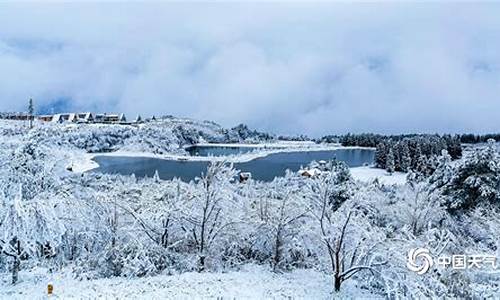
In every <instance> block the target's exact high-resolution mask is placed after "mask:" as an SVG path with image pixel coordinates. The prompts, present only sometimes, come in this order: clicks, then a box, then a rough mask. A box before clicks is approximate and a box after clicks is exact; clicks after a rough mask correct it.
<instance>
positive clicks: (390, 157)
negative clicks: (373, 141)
mask: <svg viewBox="0 0 500 300" xmlns="http://www.w3.org/2000/svg"><path fill="white" fill-rule="evenodd" d="M385 170H386V171H387V173H389V174H391V175H392V173H394V171H395V165H394V153H393V151H392V148H391V149H389V153H387V158H386V163H385Z"/></svg>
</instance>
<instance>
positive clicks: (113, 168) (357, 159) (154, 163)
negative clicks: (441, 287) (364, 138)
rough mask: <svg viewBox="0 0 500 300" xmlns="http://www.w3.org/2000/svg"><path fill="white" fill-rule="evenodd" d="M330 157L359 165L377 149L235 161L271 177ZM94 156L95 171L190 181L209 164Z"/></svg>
mask: <svg viewBox="0 0 500 300" xmlns="http://www.w3.org/2000/svg"><path fill="white" fill-rule="evenodd" d="M331 159H337V160H341V161H344V162H345V163H346V164H347V165H348V166H350V167H359V166H362V165H363V164H371V163H372V162H373V159H374V151H373V150H367V149H338V150H330V151H308V152H305V151H301V152H286V153H275V154H270V155H268V156H265V157H261V158H257V159H254V160H251V161H249V162H244V163H235V164H234V168H235V169H238V170H241V171H243V172H251V173H252V178H253V179H256V180H263V181H271V180H273V179H274V178H275V177H276V176H283V175H285V171H286V170H287V169H290V170H291V171H298V170H299V169H300V167H301V166H307V165H308V164H309V163H310V162H311V161H313V160H316V161H318V160H331ZM94 160H95V161H96V162H97V163H98V164H99V168H97V169H95V171H96V172H103V173H111V174H116V173H118V174H122V175H131V174H135V176H137V177H144V176H148V177H151V176H153V175H154V173H155V171H156V170H158V175H159V176H160V178H162V179H172V178H174V177H178V178H180V179H182V180H183V181H190V180H192V179H194V178H195V177H197V176H200V175H201V173H202V172H205V170H206V168H207V164H208V162H204V161H203V162H201V161H177V160H165V159H158V158H148V157H119V156H117V157H114V156H97V157H95V159H94Z"/></svg>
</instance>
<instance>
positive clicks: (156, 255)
mask: <svg viewBox="0 0 500 300" xmlns="http://www.w3.org/2000/svg"><path fill="white" fill-rule="evenodd" d="M0 131H1V144H0V147H2V149H1V151H0V165H1V166H2V167H1V168H0V191H1V193H0V234H1V236H0V247H1V255H0V272H2V273H3V274H4V275H7V274H9V281H11V283H12V284H16V283H18V282H19V281H21V282H22V281H23V280H24V279H23V276H22V275H23V274H25V272H26V271H29V270H32V269H34V268H36V267H46V268H48V269H50V270H51V272H53V273H55V274H57V273H58V272H62V270H68V269H69V270H70V271H71V274H72V276H73V277H74V278H75V279H82V280H87V279H98V278H115V277H120V278H122V277H123V278H141V277H145V276H155V275H161V276H165V275H170V274H179V273H185V272H206V273H210V274H212V273H214V272H219V271H228V272H237V271H238V270H240V269H242V268H245V266H247V265H249V264H256V265H261V266H263V267H265V268H269V270H270V271H273V272H276V273H277V274H291V273H292V272H297V270H299V271H300V270H315V271H317V272H320V273H322V274H324V275H325V276H328V277H329V278H331V280H330V283H331V287H330V289H331V291H332V293H337V292H339V293H342V292H343V291H344V289H346V287H349V286H351V287H352V286H356V288H357V290H359V291H364V292H366V293H369V294H371V295H374V296H382V297H384V296H385V297H400V298H407V297H417V298H418V297H444V296H451V297H477V298H483V297H488V296H494V295H498V293H499V290H498V284H499V282H500V280H499V279H500V278H499V274H498V273H496V272H495V270H493V269H473V270H468V271H463V270H451V269H439V268H433V269H431V271H429V272H428V273H427V274H425V275H417V274H416V273H413V272H411V271H409V270H408V269H407V268H406V259H407V252H408V250H409V249H411V248H414V247H425V248H428V249H430V250H431V253H440V254H443V255H453V254H462V253H464V254H492V255H496V254H497V252H498V251H499V250H498V249H499V248H498V247H499V246H500V245H499V242H498V233H499V229H500V219H499V218H498V214H499V210H500V206H499V200H500V157H499V153H498V151H497V149H496V148H495V147H494V145H493V143H492V142H490V144H488V145H487V146H484V147H482V148H477V149H474V150H471V151H469V152H465V153H464V155H463V158H462V159H460V160H458V161H454V162H452V160H451V157H450V155H449V154H448V152H447V151H446V150H443V151H442V153H441V155H439V156H438V157H437V161H436V168H435V170H434V171H433V173H432V174H419V176H416V173H415V172H412V171H410V172H409V173H408V181H407V183H405V184H400V185H384V184H382V183H380V182H378V181H377V180H374V181H373V182H361V181H356V180H354V179H353V178H352V176H351V174H350V170H349V168H347V167H346V165H345V164H343V163H341V162H330V163H329V164H328V166H327V170H328V171H327V172H323V173H321V175H320V176H318V177H315V178H305V177H301V176H299V175H297V174H292V173H288V174H287V175H286V176H285V177H281V178H276V179H275V180H274V181H272V182H267V183H266V182H256V181H253V180H251V179H250V180H249V181H247V182H245V183H239V182H238V181H236V180H235V175H236V170H234V169H233V168H232V166H231V165H229V164H225V163H223V162H214V163H212V164H210V166H209V167H208V169H207V170H206V172H204V174H203V175H202V176H201V177H200V178H198V179H197V180H195V181H192V182H189V183H186V182H182V181H180V180H170V181H163V180H160V179H159V177H158V176H154V177H153V178H135V177H134V176H119V175H103V174H97V173H84V174H75V173H72V172H69V171H67V170H66V169H65V165H66V158H67V157H66V156H65V153H71V152H72V151H82V150H83V151H91V152H95V151H110V150H117V149H133V150H135V151H149V152H153V153H172V152H181V151H184V150H183V149H182V146H183V145H184V144H186V143H191V142H193V141H206V142H214V141H216V142H228V141H240V142H241V141H249V140H252V139H253V138H254V137H252V136H246V137H245V136H242V132H241V131H238V130H224V129H222V128H220V127H219V126H217V125H216V124H213V123H209V122H195V121H189V120H188V121H183V120H179V119H173V118H172V119H168V120H163V121H160V122H158V123H155V124H148V125H144V126H141V127H132V126H118V125H117V126H99V125H78V126H75V125H71V126H65V125H60V126H59V125H44V126H42V125H40V124H36V126H35V128H34V129H32V130H29V131H28V130H27V129H26V128H23V127H21V126H19V125H17V123H14V122H2V123H1V128H0ZM263 138H264V137H263V136H259V137H257V139H263ZM20 271H22V272H20ZM294 274H295V273H294ZM283 276H287V275H283ZM304 280H308V279H307V278H305V279H304ZM298 282H300V281H298ZM11 283H8V284H11ZM0 284H7V283H5V282H3V283H0ZM221 296H223V295H221ZM351 296H356V295H351Z"/></svg>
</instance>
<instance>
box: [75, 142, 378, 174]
mask: <svg viewBox="0 0 500 300" xmlns="http://www.w3.org/2000/svg"><path fill="white" fill-rule="evenodd" d="M225 145H226V144H206V143H200V144H194V145H190V146H189V147H207V146H213V147H225ZM227 145H232V146H231V147H239V146H241V147H255V148H261V149H259V150H257V151H252V152H248V153H243V154H239V155H228V156H189V155H179V154H155V153H148V152H138V151H122V150H119V151H115V152H100V153H84V154H82V155H77V156H75V157H74V158H73V159H72V160H71V162H70V166H71V169H72V171H73V172H75V173H85V172H88V171H92V170H95V169H97V168H99V167H100V166H99V164H98V163H97V162H96V161H95V160H94V159H95V158H96V157H98V156H99V157H103V156H107V157H131V158H155V159H162V160H173V161H186V162H188V161H191V162H193V161H195V162H196V161H198V162H203V161H205V162H208V161H225V162H228V163H245V162H249V161H252V160H254V159H258V158H262V157H266V156H268V155H271V154H275V153H286V152H309V151H334V150H339V149H345V150H349V149H360V150H374V148H371V147H359V146H341V145H340V144H315V143H309V142H308V143H304V142H286V143H274V144H272V143H262V144H227ZM271 145H272V146H271ZM271 147H273V148H271ZM184 148H187V147H184Z"/></svg>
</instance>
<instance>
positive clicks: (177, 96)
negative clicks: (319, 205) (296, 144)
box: [0, 3, 500, 136]
mask: <svg viewBox="0 0 500 300" xmlns="http://www.w3.org/2000/svg"><path fill="white" fill-rule="evenodd" d="M499 9H500V5H497V4H484V5H474V4H465V3H464V4H408V5H406V4H404V5H403V4H390V5H389V4H387V5H386V4H333V3H321V4H298V3H289V4H284V3H282V4H269V3H255V4H241V3H239V4H236V3H234V4H229V3H225V4H224V3H212V4H208V3H205V4H181V3H164V4H160V3H149V4H120V3H106V4H95V3H93V4H62V3H60V4H56V3H54V4H34V3H32V4H29V3H22V4H5V3H3V4H0V70H1V71H2V72H0V110H7V111H9V110H22V109H25V106H26V103H27V99H28V98H29V97H33V98H34V99H35V102H36V104H37V106H38V107H39V108H43V109H44V110H50V109H51V108H53V109H57V108H60V107H63V108H64V109H75V110H93V111H123V112H125V113H127V114H128V115H129V116H134V115H135V114H141V115H143V116H145V115H151V114H156V115H158V114H172V115H179V116H188V117H194V118H201V119H210V120H214V121H217V122H219V123H221V124H223V125H225V126H233V125H236V124H238V123H240V122H244V123H247V124H249V125H250V126H252V127H255V128H258V129H262V130H269V131H273V132H277V133H291V134H294V133H305V134H310V135H315V136H317V135H322V134H329V133H345V132H381V133H400V132H464V131H467V132H492V131H498V130H499V129H500V128H499V127H498V122H496V121H495V120H497V119H498V117H497V114H498V111H500V99H499V97H500V96H499V95H500V54H499V53H500V31H499V30H498V28H500V18H499V16H498V13H497V12H498V11H499Z"/></svg>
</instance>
